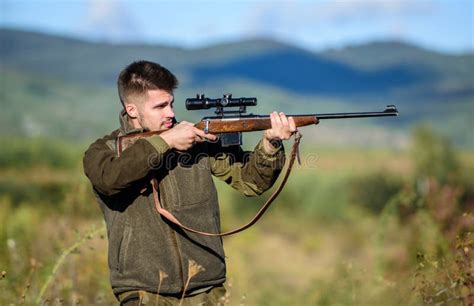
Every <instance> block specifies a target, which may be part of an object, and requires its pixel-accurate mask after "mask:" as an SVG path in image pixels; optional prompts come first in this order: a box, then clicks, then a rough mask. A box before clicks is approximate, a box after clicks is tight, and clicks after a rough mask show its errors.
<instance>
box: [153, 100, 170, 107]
mask: <svg viewBox="0 0 474 306" xmlns="http://www.w3.org/2000/svg"><path fill="white" fill-rule="evenodd" d="M168 103H169V104H173V103H174V98H173V99H172V100H171V101H163V102H158V103H156V104H155V105H153V107H160V106H166V105H168Z"/></svg>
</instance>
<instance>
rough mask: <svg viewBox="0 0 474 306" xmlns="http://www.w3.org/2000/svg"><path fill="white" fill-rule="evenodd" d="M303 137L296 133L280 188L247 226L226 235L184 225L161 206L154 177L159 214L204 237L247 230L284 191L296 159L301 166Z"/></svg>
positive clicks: (153, 185)
mask: <svg viewBox="0 0 474 306" xmlns="http://www.w3.org/2000/svg"><path fill="white" fill-rule="evenodd" d="M301 137H302V135H301V134H300V133H299V132H298V131H296V133H295V141H294V143H293V148H292V149H291V154H290V160H289V162H288V168H287V169H286V172H285V175H284V177H283V180H282V181H281V183H280V185H279V186H278V188H277V189H276V190H275V191H274V192H273V194H272V195H271V196H270V197H269V198H268V199H267V201H266V202H265V203H264V204H263V205H262V207H261V208H260V210H259V211H258V212H257V214H256V215H255V217H253V218H252V219H251V220H250V221H249V222H248V223H247V224H245V225H243V226H241V227H239V228H236V229H233V230H230V231H227V232H224V233H208V232H202V231H198V230H196V229H193V228H190V227H188V226H186V225H184V224H182V223H181V222H180V221H179V220H178V219H177V218H176V217H175V216H173V214H172V213H171V212H170V211H168V210H166V209H165V208H164V207H163V206H162V205H161V202H160V199H159V196H158V181H157V180H156V178H155V177H153V178H152V179H151V186H152V189H153V200H154V202H155V207H156V210H157V211H158V213H159V214H160V215H161V216H162V217H163V218H165V219H166V220H168V221H169V222H171V223H173V224H175V225H177V226H178V227H180V228H182V229H184V230H186V231H188V232H192V233H196V234H200V235H204V236H213V237H216V236H217V237H223V236H229V235H233V234H236V233H239V232H241V231H243V230H246V229H247V228H249V227H251V226H252V225H254V224H255V223H256V222H257V221H258V220H259V219H260V218H261V217H262V216H263V214H264V213H265V211H266V210H267V209H268V208H269V207H270V205H271V204H272V202H273V201H274V200H275V199H276V197H277V196H278V194H280V192H281V191H282V189H283V187H284V186H285V184H286V181H287V180H288V177H289V176H290V173H291V170H292V168H293V164H294V162H295V158H297V160H298V163H299V164H301V161H300V156H299V144H300V140H301Z"/></svg>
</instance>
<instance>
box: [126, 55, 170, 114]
mask: <svg viewBox="0 0 474 306" xmlns="http://www.w3.org/2000/svg"><path fill="white" fill-rule="evenodd" d="M177 86H178V79H176V77H175V76H174V74H172V73H171V72H170V71H169V70H168V69H166V68H165V67H163V66H161V65H160V64H157V63H153V62H148V61H136V62H133V63H131V64H130V65H128V66H127V67H125V69H123V70H122V71H121V72H120V75H119V77H118V79H117V88H118V94H119V97H120V101H121V102H122V105H123V106H124V107H125V103H130V101H129V100H128V99H129V97H130V96H132V95H143V94H145V93H146V92H147V91H148V90H151V89H161V90H165V91H168V92H172V91H173V90H174V89H176V87H177Z"/></svg>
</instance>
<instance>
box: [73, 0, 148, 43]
mask: <svg viewBox="0 0 474 306" xmlns="http://www.w3.org/2000/svg"><path fill="white" fill-rule="evenodd" d="M86 14H87V15H86V18H85V20H84V23H83V24H82V25H81V28H80V30H79V31H80V32H82V33H83V34H85V35H87V36H88V37H91V38H93V39H98V40H105V41H110V42H122V41H141V40H143V37H141V34H140V33H141V31H140V29H139V26H138V24H137V23H136V22H135V20H134V18H133V14H131V13H130V12H129V11H128V10H127V8H126V7H125V4H124V3H122V2H119V1H106V0H89V1H88V2H87V12H86Z"/></svg>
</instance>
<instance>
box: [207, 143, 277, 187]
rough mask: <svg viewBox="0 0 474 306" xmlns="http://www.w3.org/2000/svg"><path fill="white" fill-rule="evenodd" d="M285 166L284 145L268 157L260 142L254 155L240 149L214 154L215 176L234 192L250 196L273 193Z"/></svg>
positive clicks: (211, 159)
mask: <svg viewBox="0 0 474 306" xmlns="http://www.w3.org/2000/svg"><path fill="white" fill-rule="evenodd" d="M284 163H285V152H284V148H283V145H282V144H280V146H279V148H278V149H277V150H276V151H275V152H274V153H273V154H268V153H266V151H265V150H264V148H263V143H262V141H260V142H259V143H258V144H257V146H256V147H255V149H254V151H253V152H248V151H243V150H242V149H241V148H240V147H238V149H235V148H234V149H227V150H224V149H223V148H222V147H221V150H220V152H216V153H214V154H211V156H210V164H211V172H212V174H213V175H214V176H216V177H218V178H219V179H221V180H223V181H224V182H226V183H227V184H229V185H230V186H232V187H233V188H234V189H236V190H238V191H239V192H240V193H242V194H244V195H246V196H256V195H260V194H262V193H263V192H265V191H266V190H268V189H270V188H271V187H272V186H273V184H274V183H275V181H276V180H277V178H278V175H279V174H280V172H281V170H282V168H283V165H284Z"/></svg>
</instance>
